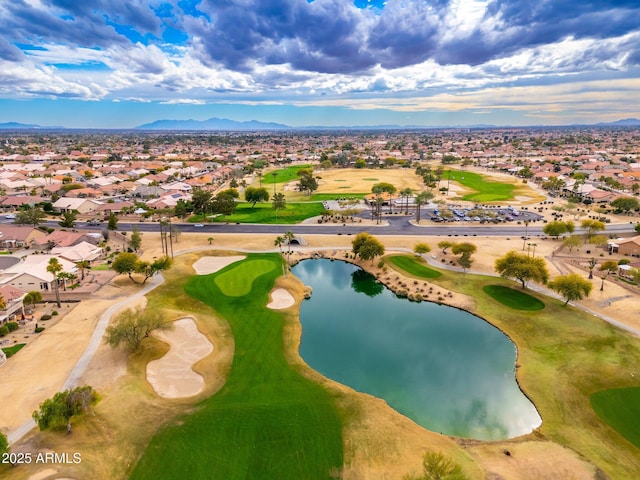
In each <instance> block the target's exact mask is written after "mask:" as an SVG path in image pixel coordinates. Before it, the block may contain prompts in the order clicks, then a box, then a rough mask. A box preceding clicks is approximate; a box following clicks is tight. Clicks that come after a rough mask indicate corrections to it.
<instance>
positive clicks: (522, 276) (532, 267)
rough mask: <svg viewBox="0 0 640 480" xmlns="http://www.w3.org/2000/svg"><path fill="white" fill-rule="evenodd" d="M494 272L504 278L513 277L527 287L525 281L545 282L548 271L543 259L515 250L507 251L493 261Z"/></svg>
mask: <svg viewBox="0 0 640 480" xmlns="http://www.w3.org/2000/svg"><path fill="white" fill-rule="evenodd" d="M495 269H496V272H498V273H499V274H500V276H501V277H504V278H515V279H516V280H518V281H519V282H520V283H521V284H522V288H527V282H529V281H534V282H538V283H542V284H544V283H547V280H548V279H549V272H548V271H547V266H546V264H545V262H544V259H543V258H541V257H538V258H534V257H530V256H529V255H526V254H524V253H518V252H516V251H513V250H512V251H510V252H507V253H506V254H505V255H504V256H502V257H500V258H498V259H497V260H496V262H495Z"/></svg>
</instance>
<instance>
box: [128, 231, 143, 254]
mask: <svg viewBox="0 0 640 480" xmlns="http://www.w3.org/2000/svg"><path fill="white" fill-rule="evenodd" d="M129 246H130V247H131V248H132V249H133V251H134V252H137V251H138V250H140V247H141V246H142V233H140V229H139V228H138V227H137V226H134V227H133V229H132V231H131V237H130V238H129Z"/></svg>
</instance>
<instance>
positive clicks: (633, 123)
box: [597, 118, 640, 127]
mask: <svg viewBox="0 0 640 480" xmlns="http://www.w3.org/2000/svg"><path fill="white" fill-rule="evenodd" d="M597 125H602V126H614V127H616V126H617V127H637V126H640V120H639V119H637V118H623V119H622V120H616V121H615V122H610V123H598V124H597Z"/></svg>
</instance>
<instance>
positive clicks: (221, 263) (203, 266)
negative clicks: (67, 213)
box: [193, 255, 246, 275]
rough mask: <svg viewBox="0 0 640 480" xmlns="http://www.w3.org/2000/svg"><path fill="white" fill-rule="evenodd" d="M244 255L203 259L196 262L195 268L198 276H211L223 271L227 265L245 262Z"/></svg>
mask: <svg viewBox="0 0 640 480" xmlns="http://www.w3.org/2000/svg"><path fill="white" fill-rule="evenodd" d="M245 258H246V257H245V256H244V255H230V256H228V257H202V258H200V259H199V260H198V261H196V262H194V264H193V268H194V270H195V271H196V273H197V274H198V275H209V274H210V273H215V272H217V271H218V270H221V269H223V268H224V267H226V266H227V265H231V264H232V263H235V262H239V261H240V260H244V259H245Z"/></svg>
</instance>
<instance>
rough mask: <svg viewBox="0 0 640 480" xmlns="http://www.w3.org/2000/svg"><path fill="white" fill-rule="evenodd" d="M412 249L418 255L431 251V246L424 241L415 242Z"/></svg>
mask: <svg viewBox="0 0 640 480" xmlns="http://www.w3.org/2000/svg"><path fill="white" fill-rule="evenodd" d="M413 251H414V253H417V254H418V255H422V254H423V253H429V252H430V251H431V247H430V246H429V245H427V244H426V243H416V244H415V245H414V246H413Z"/></svg>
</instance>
